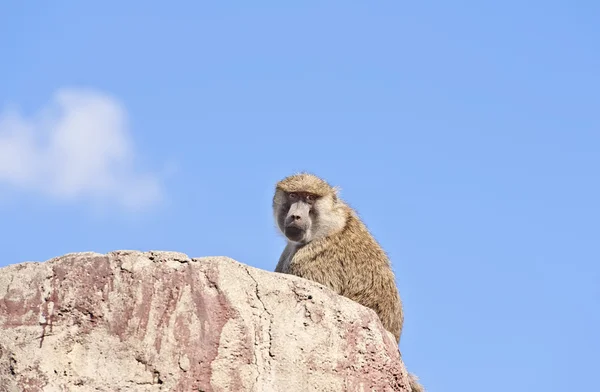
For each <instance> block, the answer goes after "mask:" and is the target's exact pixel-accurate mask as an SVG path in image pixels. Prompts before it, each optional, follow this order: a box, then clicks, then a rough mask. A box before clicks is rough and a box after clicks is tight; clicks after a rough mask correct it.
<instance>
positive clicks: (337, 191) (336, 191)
mask: <svg viewBox="0 0 600 392" xmlns="http://www.w3.org/2000/svg"><path fill="white" fill-rule="evenodd" d="M341 191H342V188H340V187H339V186H337V185H336V186H334V187H333V200H335V201H337V199H338V196H339V195H340V192H341Z"/></svg>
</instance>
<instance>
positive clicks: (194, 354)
mask: <svg viewBox="0 0 600 392" xmlns="http://www.w3.org/2000/svg"><path fill="white" fill-rule="evenodd" d="M91 390H94V391H204V392H209V391H215V392H216V391H256V392H263V391H267V392H270V391H274V392H275V391H285V392H293V391H336V392H338V391H409V387H408V377H407V373H406V370H405V368H404V365H403V363H402V359H401V358H400V354H399V352H398V347H397V345H396V342H395V340H394V338H393V336H392V335H391V334H390V333H389V332H387V331H385V330H384V329H383V327H382V326H381V323H380V322H379V320H378V318H377V316H376V314H375V312H373V311H372V310H370V309H368V308H365V307H363V306H361V305H359V304H357V303H355V302H353V301H350V300H349V299H347V298H344V297H341V296H338V295H336V294H335V293H333V292H332V291H330V290H329V289H327V288H325V287H324V286H321V285H319V284H316V283H314V282H310V281H308V280H305V279H301V278H297V277H293V276H289V275H283V274H277V273H274V272H267V271H262V270H259V269H256V268H252V267H249V266H246V265H243V264H240V263H238V262H236V261H234V260H232V259H229V258H226V257H206V258H199V259H190V258H189V257H188V256H186V255H184V254H181V253H174V252H147V253H142V252H134V251H117V252H112V253H109V254H106V255H102V254H97V253H76V254H68V255H65V256H62V257H58V258H55V259H52V260H49V261H46V262H43V263H33V262H28V263H22V264H17V265H11V266H8V267H4V268H1V269H0V391H1V392H13V391H15V392H17V391H18V392H21V391H91Z"/></svg>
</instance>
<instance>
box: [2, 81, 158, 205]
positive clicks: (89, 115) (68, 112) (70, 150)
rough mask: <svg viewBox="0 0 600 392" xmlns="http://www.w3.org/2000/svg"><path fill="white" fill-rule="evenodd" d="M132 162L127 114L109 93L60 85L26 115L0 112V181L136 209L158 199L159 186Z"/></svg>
mask: <svg viewBox="0 0 600 392" xmlns="http://www.w3.org/2000/svg"><path fill="white" fill-rule="evenodd" d="M134 162H135V152H134V148H133V142H132V140H131V136H130V132H129V129H128V123H127V113H126V111H125V109H124V107H123V106H122V105H121V103H120V102H118V101H117V100H115V99H114V98H113V97H111V96H109V95H106V94H103V93H99V92H97V91H93V90H85V89H61V90H58V91H57V92H56V93H55V94H54V96H53V99H52V101H51V102H50V103H49V104H48V105H47V106H46V107H44V108H42V109H41V110H40V111H39V112H38V113H37V114H36V115H34V116H32V117H31V118H24V117H23V116H22V115H21V114H20V113H19V112H18V111H17V110H14V109H5V110H3V112H2V113H0V184H2V183H4V184H8V185H11V186H13V187H16V188H18V189H22V190H28V191H34V192H38V193H41V194H44V195H50V196H52V197H55V198H58V199H61V200H80V199H84V198H87V199H90V200H94V201H99V202H116V203H119V204H121V205H122V206H124V207H126V208H129V209H140V208H145V207H148V206H150V205H153V204H155V203H157V202H159V201H160V200H161V198H162V188H161V184H160V181H159V178H158V176H157V175H156V174H153V173H144V172H140V171H138V170H136V168H135V167H134Z"/></svg>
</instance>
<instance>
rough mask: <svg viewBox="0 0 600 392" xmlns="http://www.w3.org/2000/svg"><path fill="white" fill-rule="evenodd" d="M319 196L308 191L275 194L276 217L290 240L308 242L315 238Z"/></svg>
mask: <svg viewBox="0 0 600 392" xmlns="http://www.w3.org/2000/svg"><path fill="white" fill-rule="evenodd" d="M318 199H319V198H318V197H317V196H316V195H314V194H311V193H308V192H289V193H287V192H281V191H278V192H277V194H276V195H275V201H276V203H275V206H276V211H275V215H276V216H275V218H276V220H277V225H278V226H279V229H280V230H281V232H282V233H283V234H284V235H285V236H286V237H287V239H288V240H290V241H292V242H296V243H299V244H306V243H308V242H310V241H311V239H312V238H313V228H314V227H315V220H316V218H317V208H315V207H316V203H317V201H318Z"/></svg>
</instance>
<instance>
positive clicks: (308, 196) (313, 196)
mask: <svg viewBox="0 0 600 392" xmlns="http://www.w3.org/2000/svg"><path fill="white" fill-rule="evenodd" d="M315 199H316V196H315V195H306V201H315Z"/></svg>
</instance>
